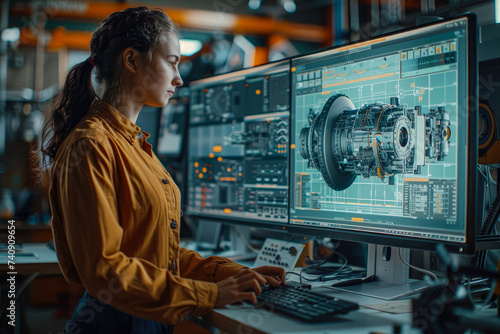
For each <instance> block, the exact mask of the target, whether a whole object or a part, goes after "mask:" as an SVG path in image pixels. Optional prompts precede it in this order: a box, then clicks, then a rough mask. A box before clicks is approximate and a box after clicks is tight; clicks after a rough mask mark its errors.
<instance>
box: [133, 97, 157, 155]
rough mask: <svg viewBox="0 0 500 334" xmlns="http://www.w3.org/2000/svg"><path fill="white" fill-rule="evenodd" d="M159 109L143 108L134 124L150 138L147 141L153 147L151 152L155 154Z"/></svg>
mask: <svg viewBox="0 0 500 334" xmlns="http://www.w3.org/2000/svg"><path fill="white" fill-rule="evenodd" d="M160 112H161V110H160V108H157V107H151V106H147V105H145V106H143V107H142V109H141V112H140V113H139V116H138V117H137V120H136V122H135V124H136V125H137V126H138V127H140V128H141V130H144V131H146V132H147V133H149V134H150V135H151V136H150V137H149V138H148V139H147V141H148V143H150V144H151V145H153V150H154V151H155V152H156V149H157V147H156V141H157V140H158V122H159V120H160Z"/></svg>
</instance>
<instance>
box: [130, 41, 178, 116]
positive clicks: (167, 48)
mask: <svg viewBox="0 0 500 334" xmlns="http://www.w3.org/2000/svg"><path fill="white" fill-rule="evenodd" d="M180 57H181V55H180V44H179V39H178V38H177V36H176V35H175V34H174V33H168V34H165V35H163V36H162V37H160V39H159V41H158V45H157V46H156V48H155V49H154V50H153V53H152V57H151V61H149V62H147V61H146V62H144V63H143V64H144V66H143V68H142V69H141V71H140V75H139V78H137V79H139V81H136V83H137V85H136V87H134V88H133V90H132V94H135V93H134V90H137V92H136V93H137V95H138V97H139V96H140V95H143V96H142V97H143V98H144V104H147V105H150V106H152V107H163V106H165V105H166V104H167V103H168V101H169V99H170V98H171V97H172V96H173V95H174V93H175V89H176V87H179V86H182V84H183V82H182V78H181V76H180V74H179V68H178V65H179V60H180ZM139 90H142V92H140V91H139Z"/></svg>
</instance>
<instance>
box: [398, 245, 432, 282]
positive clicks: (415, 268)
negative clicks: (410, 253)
mask: <svg viewBox="0 0 500 334" xmlns="http://www.w3.org/2000/svg"><path fill="white" fill-rule="evenodd" d="M402 251H403V249H402V248H399V252H398V254H399V259H400V260H401V262H403V263H404V264H405V265H407V266H408V267H410V268H411V269H413V270H416V271H419V272H421V273H424V274H427V275H429V276H431V277H432V278H434V279H435V280H436V282H439V279H438V278H437V276H436V275H435V274H434V273H433V272H432V271H429V270H425V269H422V268H419V267H415V266H414V265H411V264H409V263H408V262H406V261H405V260H403V256H402V255H401V252H402Z"/></svg>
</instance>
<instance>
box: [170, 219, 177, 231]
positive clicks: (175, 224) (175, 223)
mask: <svg viewBox="0 0 500 334" xmlns="http://www.w3.org/2000/svg"><path fill="white" fill-rule="evenodd" d="M170 228H171V229H172V230H175V229H176V228H177V222H175V221H173V222H171V223H170Z"/></svg>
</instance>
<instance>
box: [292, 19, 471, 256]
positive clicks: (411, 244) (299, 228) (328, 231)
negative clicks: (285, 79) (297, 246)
mask: <svg viewBox="0 0 500 334" xmlns="http://www.w3.org/2000/svg"><path fill="white" fill-rule="evenodd" d="M464 18H465V19H467V29H468V32H467V46H468V48H467V53H468V59H469V61H468V71H467V72H468V73H467V77H468V79H469V82H468V85H467V88H468V92H469V94H468V101H467V104H468V108H467V109H468V110H467V118H468V120H469V121H468V124H469V126H468V129H467V132H468V134H467V148H468V151H467V161H468V166H467V212H466V228H465V237H466V241H465V242H464V243H458V242H449V241H444V242H442V243H443V244H445V245H446V247H447V248H448V250H449V251H450V252H453V253H459V254H473V253H474V252H475V250H476V240H475V237H476V223H475V222H476V220H477V215H476V212H477V196H476V193H477V183H476V181H477V147H478V137H477V130H475V131H471V129H477V122H478V121H477V117H478V116H477V112H478V100H479V94H478V84H477V75H478V63H477V47H476V46H477V41H478V38H477V31H478V29H477V18H476V15H475V14H473V13H465V14H461V15H458V16H453V17H448V18H446V19H443V20H439V21H433V22H430V23H426V24H422V25H418V26H414V27H411V28H406V29H402V30H398V31H395V32H390V33H387V34H383V35H377V36H374V37H372V38H368V39H365V40H360V41H356V42H352V43H346V44H342V45H338V46H334V47H330V48H324V49H321V50H317V51H314V52H310V53H307V54H303V55H301V56H297V57H292V59H291V67H292V71H293V68H294V67H295V65H294V62H295V61H297V60H300V59H302V58H304V57H308V56H310V55H316V54H319V53H322V52H329V51H332V50H336V49H339V48H344V47H346V46H354V45H356V44H360V43H365V42H370V41H373V40H376V39H379V38H383V37H388V36H395V35H398V34H404V33H408V32H411V31H415V30H417V29H421V28H424V27H432V26H437V25H442V24H446V23H447V22H450V21H454V20H458V19H464ZM290 84H293V80H290ZM295 103H296V101H295V99H294V97H293V93H292V90H290V105H291V108H290V110H291V115H290V119H291V123H290V126H292V122H293V120H294V112H295ZM291 136H292V129H291V130H290V144H291ZM291 159H292V157H291V155H289V160H290V161H289V166H290V172H289V177H290V180H289V186H290V194H291V193H292V188H291V185H292V183H291V182H292V180H293V175H292V174H293V173H292V161H291ZM292 203H293V200H292V198H291V197H290V200H289V210H288V212H289V221H290V219H291V218H290V211H291V209H292ZM288 230H289V232H290V233H295V234H306V235H311V236H321V237H328V238H332V239H339V240H349V241H356V242H363V243H370V244H383V245H387V246H394V247H405V248H412V249H419V250H430V251H433V250H435V246H436V243H438V242H439V241H437V240H432V239H423V238H416V237H402V236H396V235H389V234H379V233H370V232H365V231H362V232H361V231H355V230H344V229H334V228H318V227H313V226H309V225H296V224H289V225H288Z"/></svg>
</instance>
